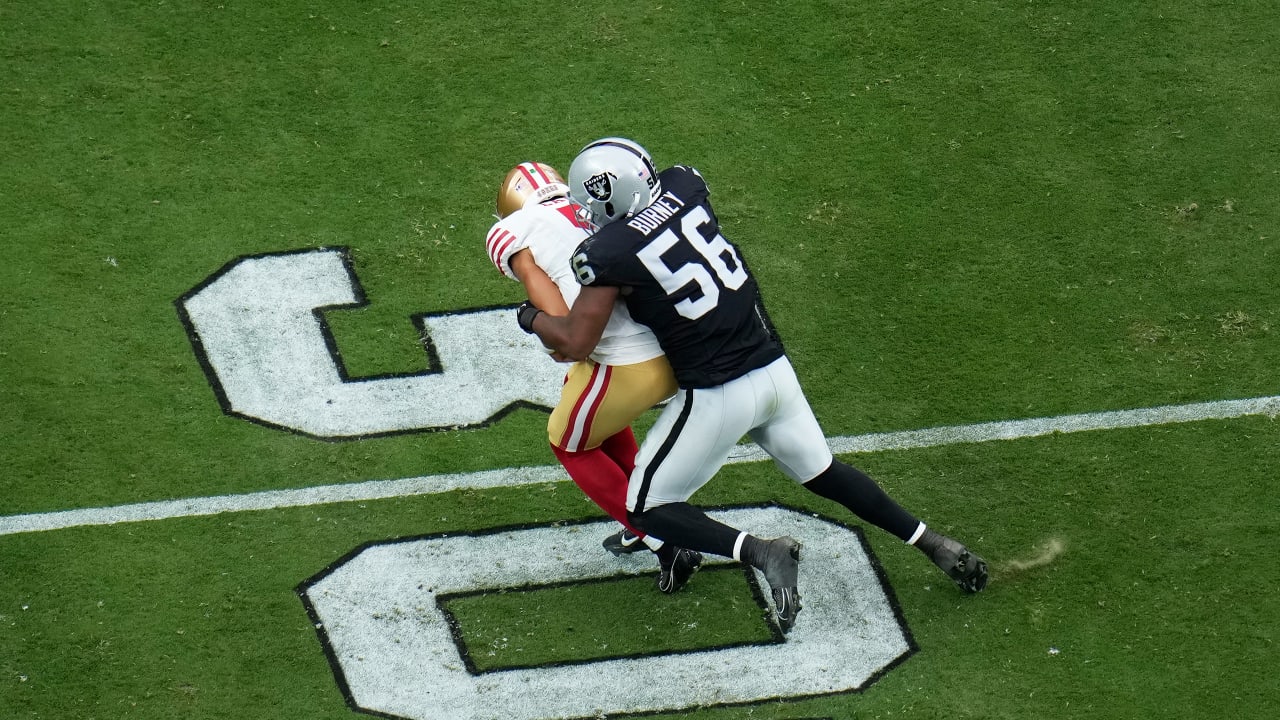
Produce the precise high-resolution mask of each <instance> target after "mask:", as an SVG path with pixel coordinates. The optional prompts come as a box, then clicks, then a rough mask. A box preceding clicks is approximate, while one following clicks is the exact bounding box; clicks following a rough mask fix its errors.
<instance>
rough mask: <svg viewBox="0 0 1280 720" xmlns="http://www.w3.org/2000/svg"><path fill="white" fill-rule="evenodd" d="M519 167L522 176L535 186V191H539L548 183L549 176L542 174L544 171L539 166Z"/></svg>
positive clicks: (526, 164) (527, 165)
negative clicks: (535, 174)
mask: <svg viewBox="0 0 1280 720" xmlns="http://www.w3.org/2000/svg"><path fill="white" fill-rule="evenodd" d="M519 167H520V174H521V175H524V177H525V179H526V180H528V181H529V182H530V184H532V185H533V189H534V190H537V189H538V188H540V187H542V186H543V185H545V184H546V183H547V176H546V175H543V174H542V170H541V169H540V168H539V167H538V166H537V165H534V164H533V163H520V166H519ZM530 171H532V172H530ZM534 173H537V174H538V177H534Z"/></svg>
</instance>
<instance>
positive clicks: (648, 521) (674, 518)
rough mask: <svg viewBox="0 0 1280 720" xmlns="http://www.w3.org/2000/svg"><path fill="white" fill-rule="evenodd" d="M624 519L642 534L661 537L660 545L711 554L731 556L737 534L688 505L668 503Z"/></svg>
mask: <svg viewBox="0 0 1280 720" xmlns="http://www.w3.org/2000/svg"><path fill="white" fill-rule="evenodd" d="M627 519H628V520H630V521H631V524H632V525H634V526H635V527H636V528H638V529H640V530H643V531H644V532H645V534H647V535H652V536H654V537H656V538H662V542H663V544H664V545H663V546H664V547H665V546H667V545H672V546H675V547H682V548H688V549H690V550H697V551H699V552H704V553H710V554H712V555H722V556H724V557H733V545H734V543H735V542H737V540H738V535H739V534H740V531H739V530H737V529H736V528H732V527H729V526H728V525H725V524H724V523H722V522H720V521H718V520H712V519H711V518H709V517H707V514H706V513H704V512H702V511H701V510H699V509H698V508H696V507H694V506H692V505H690V504H689V503H668V504H666V505H659V506H657V507H655V508H650V509H648V510H645V511H644V512H642V513H634V512H629V513H627Z"/></svg>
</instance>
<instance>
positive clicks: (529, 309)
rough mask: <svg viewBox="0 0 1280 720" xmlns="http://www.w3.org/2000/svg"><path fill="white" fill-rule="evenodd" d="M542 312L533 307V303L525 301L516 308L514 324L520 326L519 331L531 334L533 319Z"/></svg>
mask: <svg viewBox="0 0 1280 720" xmlns="http://www.w3.org/2000/svg"><path fill="white" fill-rule="evenodd" d="M540 312H542V311H541V310H539V309H538V308H536V307H534V306H533V303H531V302H529V301H528V300H525V301H524V302H522V303H520V307H518V308H516V322H517V323H519V324H520V329H521V330H523V331H525V332H527V333H530V334H532V333H533V319H534V318H536V317H538V313H540Z"/></svg>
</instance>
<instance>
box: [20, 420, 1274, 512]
mask: <svg viewBox="0 0 1280 720" xmlns="http://www.w3.org/2000/svg"><path fill="white" fill-rule="evenodd" d="M1249 415H1268V416H1271V417H1275V416H1277V415H1280V395H1272V396H1270V397H1259V398H1249V399H1246V400H1220V401H1215V402H1205V403H1192V404H1190V405H1165V406H1161V407H1153V408H1140V409H1137V410H1116V411H1110V412H1098V413H1085V414H1082V415H1060V416H1058V417H1049V418H1033V419H1030V420H1006V421H1002V422H989V423H978V424H976V425H953V426H948V427H937V428H926V429H924V430H907V431H902V432H888V433H870V434H866V435H850V436H845V437H833V438H828V442H829V444H830V445H831V449H832V451H834V452H835V453H837V454H845V453H866V452H882V451H885V450H906V449H910V448H926V447H937V446H940V445H958V444H962V443H979V442H987V441H990V440H1015V439H1018V438H1027V437H1038V436H1041V435H1050V434H1053V433H1074V432H1082V431H1085V430H1112V429H1116V428H1128V427H1141V426H1146V425H1166V424H1171V423H1186V422H1197V421H1200V420H1225V419H1230V418H1238V417H1245V416H1249ZM768 457H769V456H768V455H767V454H765V452H764V451H763V450H761V449H760V448H759V447H758V446H756V445H742V446H739V448H738V449H737V450H735V451H734V453H733V455H732V456H731V457H730V458H729V462H730V463H744V462H758V461H761V460H767V459H768ZM546 482H568V480H567V479H566V477H565V474H564V470H563V469H562V468H561V467H560V466H558V465H544V466H537V467H519V468H506V469H502V470H486V471H483V472H476V473H458V474H450V475H428V476H425V477H412V478H403V479H400V480H371V481H368V482H360V483H350V484H341V485H320V486H317V487H307V488H297V489H294V490H268V491H264V492H254V493H246V494H243V495H217V496H213V497H200V498H189V499H186V500H163V501H159V502H144V503H135V504H131V505H115V506H112V507H103V508H84V509H80V510H62V511H58V512H48V513H32V514H29V515H9V516H4V517H0V535H16V534H18V533H29V532H42V531H46V530H62V529H65V528H72V527H80V526H84V525H114V524H117V523H127V522H142V521H144V520H167V519H170V518H182V517H196V516H200V515H216V514H218V513H226V512H242V511H246V510H275V509H279V508H289V507H306V506H311V505H325V504H328V503H342V502H361V501H366V500H381V499H385V498H393V497H407V496H411V495H432V494H435V493H442V492H447V491H449V490H456V489H459V488H493V487H511V486H516V485H529V484H535V483H546Z"/></svg>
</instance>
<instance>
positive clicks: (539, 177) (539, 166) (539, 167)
mask: <svg viewBox="0 0 1280 720" xmlns="http://www.w3.org/2000/svg"><path fill="white" fill-rule="evenodd" d="M568 194H569V186H568V185H565V184H564V178H562V177H560V173H558V172H556V169H555V168H553V167H551V166H550V165H547V164H545V163H540V162H522V163H520V164H519V165H517V166H515V167H513V168H511V172H509V173H507V177H506V178H505V179H503V181H502V186H501V187H499V188H498V217H499V218H500V219H501V218H504V217H506V216H508V215H510V214H511V213H513V212H515V211H517V210H519V209H520V208H522V207H524V206H525V205H526V204H527V203H529V202H543V201H545V200H549V199H551V198H555V197H565V196H567V195H568Z"/></svg>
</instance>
